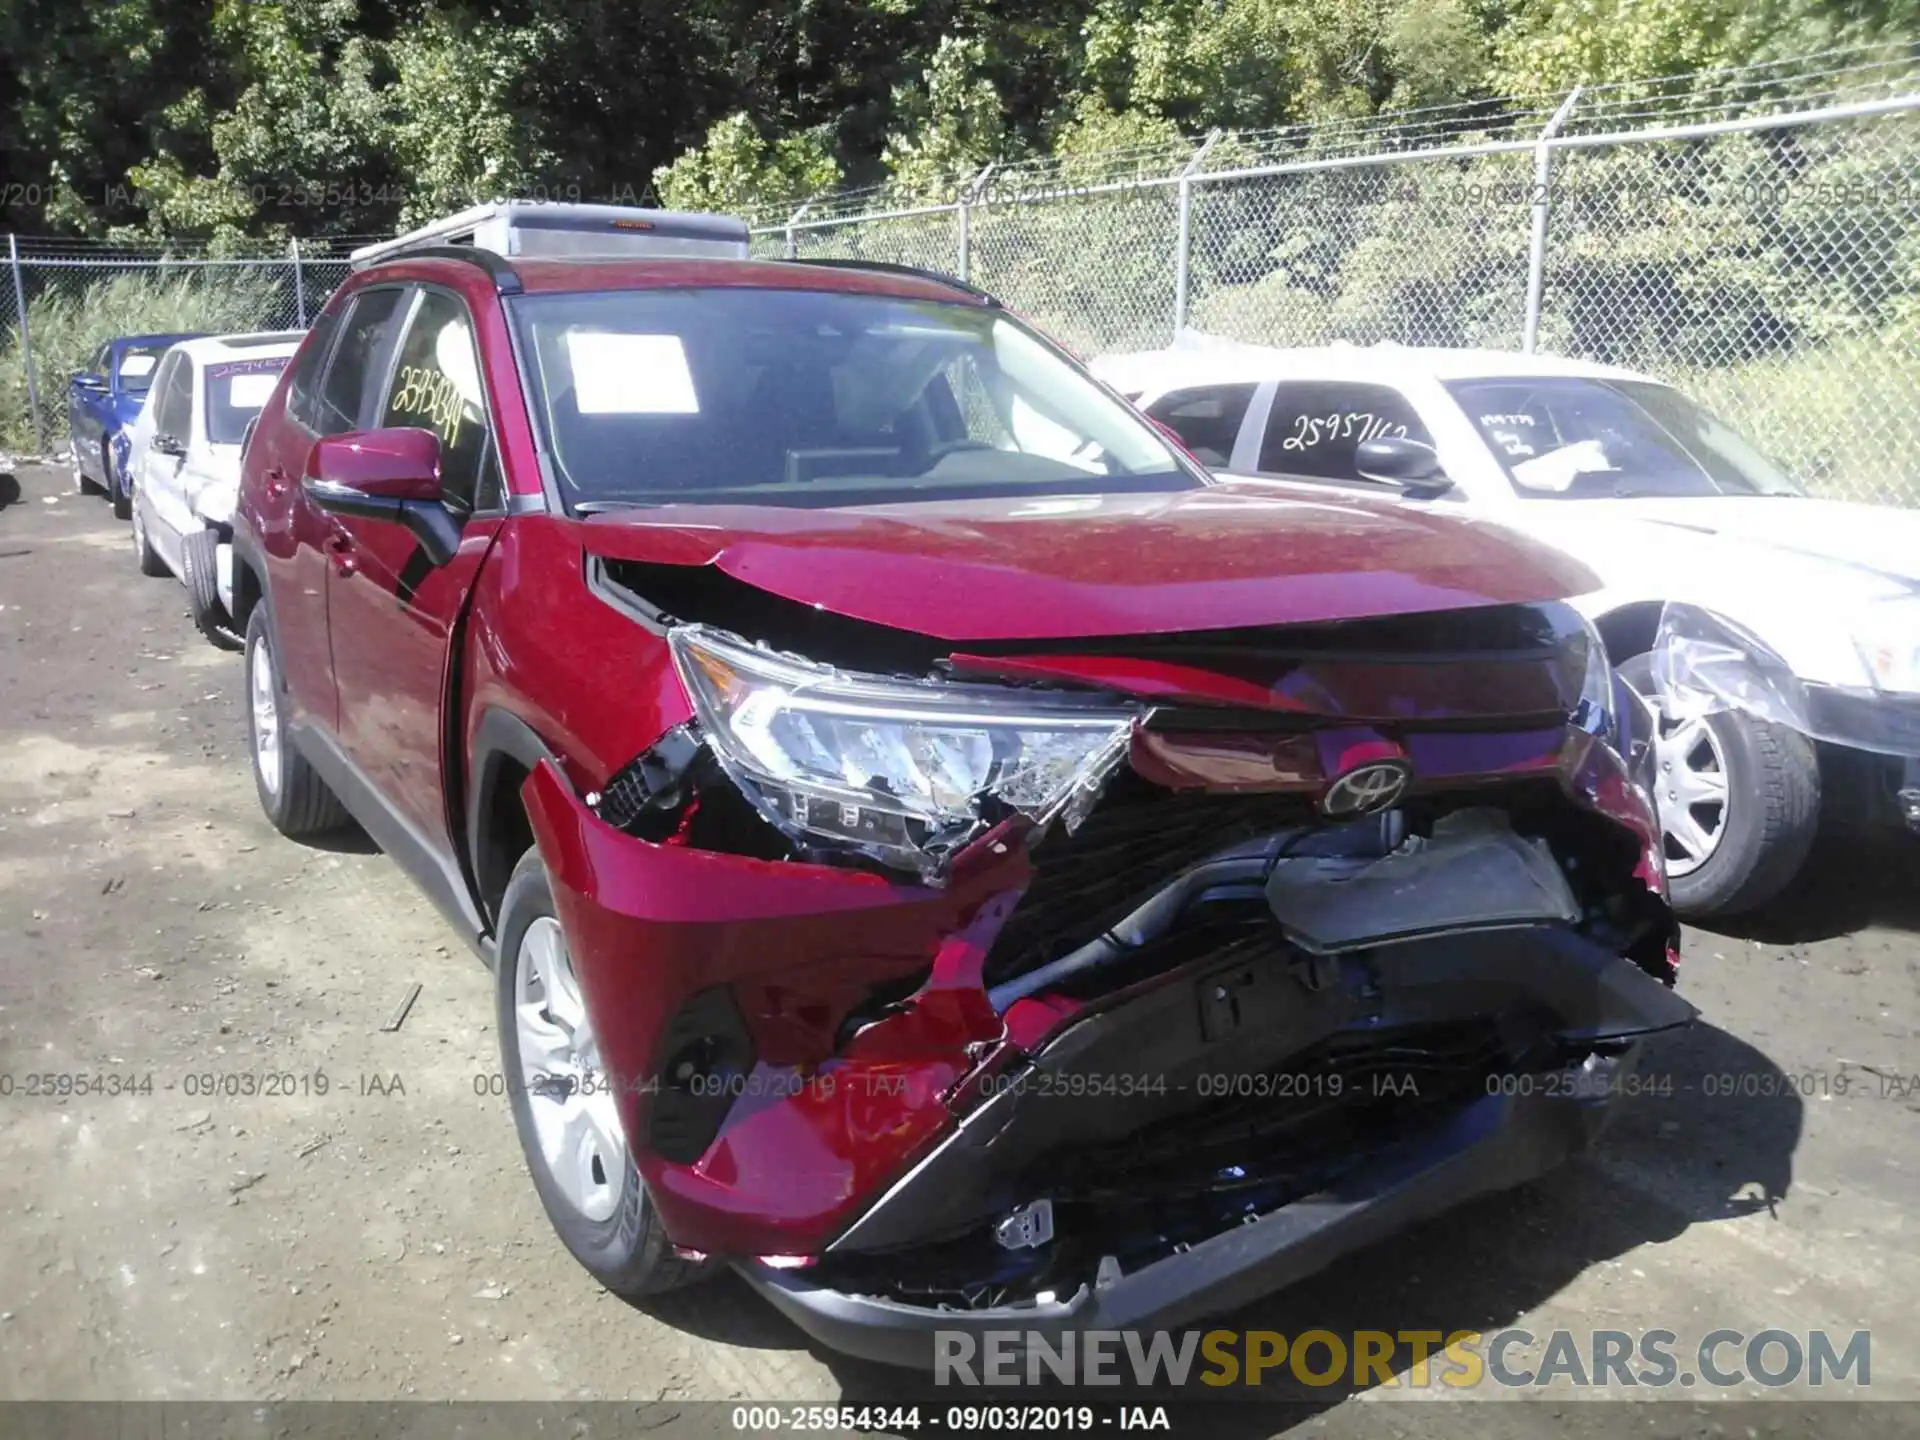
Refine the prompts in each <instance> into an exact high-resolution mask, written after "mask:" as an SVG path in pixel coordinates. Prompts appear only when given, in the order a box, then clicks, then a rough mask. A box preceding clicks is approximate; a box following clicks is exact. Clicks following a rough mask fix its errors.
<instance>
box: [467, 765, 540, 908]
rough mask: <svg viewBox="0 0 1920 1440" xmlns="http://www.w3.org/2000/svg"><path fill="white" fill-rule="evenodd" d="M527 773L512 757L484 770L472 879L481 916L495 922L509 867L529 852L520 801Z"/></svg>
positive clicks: (530, 843)
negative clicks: (484, 781) (484, 784)
mask: <svg viewBox="0 0 1920 1440" xmlns="http://www.w3.org/2000/svg"><path fill="white" fill-rule="evenodd" d="M531 773H532V772H531V771H530V770H529V769H528V768H527V767H526V766H525V765H523V764H521V763H520V762H519V761H518V760H516V759H514V758H513V757H512V756H509V755H502V756H500V757H499V758H498V759H497V760H495V761H494V763H493V764H492V765H491V766H490V767H489V768H488V772H487V780H486V787H487V788H486V793H485V794H484V795H482V796H481V799H480V827H479V828H480V833H479V835H478V836H477V837H476V840H477V843H476V844H475V846H474V856H475V861H476V864H475V874H474V879H475V881H476V882H478V884H479V886H480V910H481V913H482V914H484V915H486V916H487V917H488V918H489V919H491V920H493V921H496V922H497V921H498V920H499V918H500V900H501V898H502V897H503V896H504V895H505V894H506V893H507V881H508V880H510V879H512V878H513V867H514V866H515V865H517V864H519V863H520V857H521V856H522V855H524V854H526V853H527V851H528V850H530V849H532V848H533V824H532V822H531V821H529V820H528V819H527V807H526V806H525V805H524V804H522V803H521V800H520V787H521V786H522V785H524V784H526V781H527V776H528V775H529V774H531Z"/></svg>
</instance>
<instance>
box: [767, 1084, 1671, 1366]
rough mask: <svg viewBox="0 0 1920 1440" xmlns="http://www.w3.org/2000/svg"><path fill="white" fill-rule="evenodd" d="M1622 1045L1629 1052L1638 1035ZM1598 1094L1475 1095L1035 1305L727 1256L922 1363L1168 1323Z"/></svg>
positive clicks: (1333, 1252)
mask: <svg viewBox="0 0 1920 1440" xmlns="http://www.w3.org/2000/svg"><path fill="white" fill-rule="evenodd" d="M1622 1058H1623V1071H1624V1070H1625V1069H1626V1068H1627V1066H1628V1065H1630V1064H1631V1063H1633V1062H1637V1059H1638V1048H1637V1047H1636V1048H1635V1050H1634V1051H1632V1052H1629V1054H1628V1055H1627V1056H1624V1057H1622ZM1608 1108H1609V1106H1608V1103H1607V1102H1605V1101H1597V1100H1583V1099H1577V1098H1565V1097H1560V1096H1544V1095H1538V1094H1530V1095H1521V1096H1505V1095H1488V1096H1486V1097H1484V1098H1482V1099H1479V1100H1476V1101H1474V1102H1473V1103H1472V1104H1471V1105H1469V1106H1467V1107H1466V1108H1465V1109H1464V1110H1462V1111H1461V1112H1459V1113H1458V1114H1457V1115H1456V1116H1455V1118H1454V1119H1453V1120H1452V1121H1450V1122H1449V1123H1447V1124H1446V1125H1445V1126H1444V1127H1443V1128H1442V1129H1441V1130H1439V1131H1438V1132H1437V1133H1435V1134H1432V1135H1429V1136H1424V1137H1421V1138H1420V1139H1418V1140H1415V1141H1410V1142H1407V1143H1405V1144H1402V1145H1400V1146H1396V1147H1393V1148H1391V1149H1389V1150H1385V1151H1382V1152H1381V1153H1380V1154H1379V1155H1377V1156H1375V1157H1374V1159H1373V1160H1372V1161H1371V1162H1370V1163H1368V1164H1367V1165H1366V1166H1364V1167H1363V1168H1361V1169H1360V1170H1358V1171H1356V1172H1354V1173H1352V1174H1350V1175H1348V1176H1347V1177H1346V1178H1345V1179H1344V1180H1343V1181H1342V1182H1341V1183H1340V1184H1339V1185H1338V1186H1337V1187H1336V1188H1334V1189H1332V1190H1328V1191H1324V1192H1322V1193H1320V1194H1317V1195H1312V1196H1308V1197H1306V1198H1304V1199H1301V1200H1298V1201H1295V1202H1294V1203H1292V1204H1290V1205H1285V1206H1282V1207H1281V1208H1279V1209H1277V1210H1274V1211H1271V1212H1269V1213H1268V1214H1267V1215H1265V1216H1263V1217H1261V1218H1260V1219H1259V1220H1258V1221H1257V1222H1254V1223H1252V1224H1245V1225H1240V1226H1237V1227H1235V1228H1234V1229H1231V1230H1228V1231H1226V1232H1224V1233H1222V1234H1220V1235H1216V1236H1214V1237H1213V1238H1212V1239H1211V1240H1207V1241H1204V1242H1202V1243H1201V1244H1198V1245H1195V1246H1194V1247H1193V1248H1192V1249H1190V1250H1187V1251H1184V1252H1181V1253H1179V1254H1174V1255H1169V1256H1168V1257H1166V1258H1165V1259H1163V1260H1159V1261H1156V1262H1155V1263H1153V1264H1151V1265H1148V1266H1146V1267H1145V1268H1143V1269H1140V1270H1137V1271H1135V1272H1134V1273H1132V1274H1130V1275H1124V1276H1122V1277H1121V1278H1120V1279H1118V1280H1116V1281H1113V1282H1111V1283H1109V1284H1107V1285H1104V1286H1099V1287H1097V1288H1096V1287H1093V1286H1083V1287H1082V1288H1081V1289H1080V1290H1079V1291H1078V1292H1077V1293H1076V1294H1075V1295H1074V1296H1073V1297H1071V1298H1070V1299H1067V1300H1064V1301H1058V1302H1055V1303H1052V1304H1047V1305H1025V1306H1010V1307H1005V1308H1001V1309H994V1310H970V1311H953V1310H936V1309H931V1308H925V1307H919V1306H913V1305H906V1304H901V1303H898V1302H895V1301H891V1300H887V1299H883V1298H878V1297H874V1296H864V1295H848V1294H843V1293H841V1292H840V1291H836V1290H831V1289H827V1288H825V1287H824V1286H819V1285H815V1284H813V1283H812V1282H810V1281H809V1280H808V1279H807V1278H806V1274H805V1272H804V1271H795V1270H774V1269H770V1268H768V1267H766V1266H764V1265H761V1264H759V1263H758V1262H755V1261H740V1262H736V1268H737V1269H738V1270H739V1271H740V1273H741V1275H742V1276H743V1277H744V1278H745V1279H746V1281H747V1283H748V1284H750V1285H752V1286H753V1287H754V1289H756V1290H758V1291H759V1292H760V1293H761V1294H762V1295H763V1296H765V1297H766V1298H767V1299H768V1300H769V1301H770V1302H772V1304H773V1305H774V1306H775V1307H776V1308H777V1309H779V1310H780V1311H781V1312H782V1313H783V1314H785V1315H786V1316H787V1318H788V1319H790V1320H792V1321H793V1322H794V1323H795V1324H796V1325H798V1326H799V1327H800V1328H801V1329H802V1330H803V1331H805V1332H806V1333H807V1334H808V1335H809V1336H811V1337H812V1338H813V1339H815V1340H817V1341H819V1342H820V1343H821V1344H823V1345H826V1346H828V1347H830V1348H832V1349H834V1350H838V1351H841V1352H843V1353H845V1354H848V1355H854V1356H858V1357H860V1358H861V1359H865V1360H873V1361H878V1362H880V1363H883V1364H889V1365H901V1366H909V1367H913V1368H917V1369H931V1368H932V1367H933V1363H934V1336H935V1333H936V1332H941V1331H944V1332H949V1333H952V1332H965V1333H968V1334H972V1335H974V1336H975V1337H976V1338H977V1337H979V1336H980V1335H982V1334H983V1333H984V1332H988V1331H994V1332H1015V1333H1017V1334H1019V1335H1022V1336H1024V1335H1026V1334H1029V1333H1036V1334H1039V1335H1041V1336H1044V1337H1045V1338H1046V1341H1047V1343H1048V1344H1050V1345H1057V1344H1058V1343H1059V1337H1060V1336H1061V1335H1062V1334H1064V1333H1066V1332H1068V1331H1088V1330H1128V1329H1131V1330H1147V1331H1152V1330H1167V1329H1173V1328H1176V1327H1179V1326H1182V1325H1185V1324H1187V1323H1189V1322H1192V1321H1194V1320H1198V1319H1200V1318H1202V1317H1205V1316H1209V1315H1214V1314H1218V1313H1220V1312H1222V1311H1226V1310H1231V1309H1234V1308H1235V1307H1237V1306H1241V1305H1244V1304H1246V1303H1248V1302H1249V1301H1252V1300H1255V1299H1258V1298H1259V1297H1261V1296H1263V1295H1268V1294H1271V1293H1272V1292H1274V1291H1276V1290H1280V1289H1283V1288H1285V1287H1286V1286H1289V1285H1292V1284H1295V1283H1297V1282H1298V1281H1300V1280H1303V1279H1305V1278H1307V1277H1308V1276H1310V1275H1313V1274H1315V1273H1316V1272H1318V1271H1320V1270H1323V1269H1325V1268H1326V1267H1327V1266H1329V1265H1331V1264H1332V1263H1333V1262H1334V1261H1336V1260H1339V1259H1340V1258H1342V1257H1343V1256H1346V1255H1349V1254H1351V1253H1353V1252H1354V1251H1356V1250H1359V1249H1362V1248H1364V1247H1365V1246H1368V1245H1371V1244H1373V1243H1375V1242H1376V1241H1378V1240H1381V1239H1384V1238H1385V1237H1387V1236H1389V1235H1392V1234H1395V1233H1397V1232H1399V1231H1401V1230H1404V1229H1406V1228H1407V1227H1408V1226H1410V1225H1413V1224H1415V1223H1417V1222H1419V1221H1421V1220H1425V1219H1428V1218H1430V1217H1432V1216H1435V1215H1438V1214H1440V1213H1442V1212H1444V1211H1447V1210H1450V1209H1452V1208H1454V1207H1455V1206H1457V1205H1459V1204H1461V1203H1462V1202H1464V1201H1467V1200H1471V1199H1473V1198H1475V1197H1476V1196H1480V1195H1487V1194H1492V1193H1494V1192H1497V1191H1500V1190H1506V1189H1510V1188H1512V1187H1513V1186H1515V1185H1519V1184H1522V1183H1524V1182H1525V1181H1528V1180H1531V1179H1533V1178H1535V1177H1536V1176H1539V1175H1542V1174H1545V1173H1546V1172H1547V1171H1549V1170H1552V1169H1554V1168H1555V1167H1557V1166H1558V1165H1560V1164H1561V1163H1562V1162H1563V1161H1565V1160H1567V1159H1569V1158H1571V1157H1572V1156H1573V1155H1576V1154H1578V1153H1579V1152H1581V1151H1582V1150H1584V1149H1586V1148H1587V1147H1588V1146H1589V1145H1590V1144H1591V1143H1592V1141H1593V1139H1594V1138H1595V1137H1596V1136H1597V1135H1598V1134H1599V1132H1600V1130H1601V1129H1602V1127H1603V1126H1604V1124H1605V1120H1606V1114H1607V1111H1608Z"/></svg>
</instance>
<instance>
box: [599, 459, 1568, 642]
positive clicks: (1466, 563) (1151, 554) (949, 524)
mask: <svg viewBox="0 0 1920 1440" xmlns="http://www.w3.org/2000/svg"><path fill="white" fill-rule="evenodd" d="M570 523H572V525H573V528H575V529H576V530H577V531H578V532H579V535H580V538H581V542H582V544H583V545H584V546H585V548H586V549H587V550H588V551H590V552H591V553H593V554H596V555H600V556H603V557H605V558H608V559H621V560H639V561H650V562H653V563H656V564H672V565H707V564H711V565H714V566H716V567H717V568H718V569H720V570H721V571H722V572H724V573H725V574H727V575H729V576H731V577H733V578H734V579H736V580H740V581H743V582H745V583H747V584H750V585H754V586H756V587H758V588H760V589H762V590H766V591H769V592H771V593H772V594H775V595H779V596H781V597H783V598H785V599H789V600H795V601H799V602H801V603H803V604H808V605H816V606H819V607H820V608H822V609H825V610H830V611H833V612H834V613H836V614H840V615H845V616H850V617H852V618H855V619H860V620H866V621H870V622H872V623H875V624H880V625H889V626H893V627H895V628H898V629H905V630H913V631H917V632H919V633H921V634H924V635H930V636H933V637H935V638H938V639H943V640H1012V639H1027V638H1043V637H1056V636H1069V635H1073V636H1085V635H1127V634H1163V633H1169V632H1175V631H1182V630H1199V629H1228V628H1234V627H1238V626H1251V625H1273V624H1298V623H1313V622H1322V621H1332V620H1349V619H1358V618H1361V617H1366V616H1376V615H1392V614H1411V613H1415V612H1419V611H1434V610H1453V609H1462V608H1466V607H1470V606H1479V605H1494V604H1516V603H1526V602H1539V601H1544V600H1555V599H1563V598H1566V597H1568V596H1571V595H1575V594H1579V593H1582V592H1584V591H1587V590H1591V589H1593V588H1594V587H1595V586H1596V585H1597V583H1598V581H1597V580H1596V578H1595V577H1594V575H1593V574H1592V572H1591V571H1589V570H1588V569H1586V567H1585V566H1583V565H1581V564H1580V563H1579V562H1578V561H1576V560H1573V559H1571V558H1569V557H1567V556H1565V555H1563V554H1559V553H1557V552H1555V551H1553V550H1550V549H1548V548H1546V547H1544V546H1542V545H1540V544H1538V543H1537V542H1533V541H1529V540H1526V539H1523V538H1522V537H1520V536H1518V535H1516V534H1514V533H1513V532H1512V531H1509V530H1507V529H1505V528H1503V527H1501V526H1498V525H1495V524H1492V523H1489V522H1486V521H1479V520H1466V519H1460V518H1457V517H1452V516H1441V515H1433V514H1427V513H1424V512H1421V511H1417V510H1414V509H1413V508H1411V507H1403V506H1396V505H1394V504H1392V503H1391V502H1385V501H1372V500H1367V499H1349V498H1345V497H1340V498H1330V497H1329V496H1328V495H1327V493H1326V492H1325V490H1324V489H1319V488H1314V487H1292V486H1274V485H1262V486H1261V487H1260V490H1259V492H1258V493H1254V492H1250V491H1243V490H1236V489H1234V488H1232V487H1231V486H1225V485H1223V486H1219V487H1215V488H1208V489H1196V490H1188V491H1180V492H1176V493H1172V494H1150V495H1106V496H1022V497H1017V498H996V499H992V500H967V501H940V502H929V503H922V504H912V505H877V506H866V507H859V508H851V507H849V508H838V509H796V508H790V507H784V506H742V505H724V506H719V505H716V506H696V505H674V506H663V507H659V508H655V509H646V510H632V511H619V512H614V513H610V514H605V515H597V516H594V517H593V518H591V519H589V520H586V521H581V522H570Z"/></svg>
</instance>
